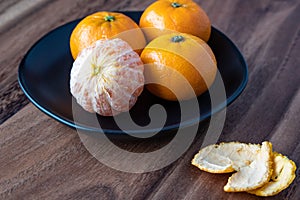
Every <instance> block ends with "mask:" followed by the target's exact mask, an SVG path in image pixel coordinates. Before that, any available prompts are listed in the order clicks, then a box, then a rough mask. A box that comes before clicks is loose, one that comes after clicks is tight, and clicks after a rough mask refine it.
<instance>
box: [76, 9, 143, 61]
mask: <svg viewBox="0 0 300 200" xmlns="http://www.w3.org/2000/svg"><path fill="white" fill-rule="evenodd" d="M108 38H120V39H122V40H124V41H126V42H127V43H129V45H130V46H131V47H132V48H133V49H134V50H136V51H137V52H138V53H140V52H141V49H143V47H144V46H145V45H146V40H145V37H144V34H143V32H142V31H141V29H140V28H139V26H138V25H137V24H136V23H135V22H134V21H133V20H132V19H131V18H129V17H127V16H126V15H124V14H122V13H116V12H104V11H102V12H97V13H94V14H91V15H89V16H87V17H85V18H84V19H83V20H81V21H80V22H79V23H78V24H77V26H76V27H75V28H74V30H73V32H72V34H71V37H70V49H71V53H72V56H73V58H74V59H76V58H77V56H78V54H79V52H81V51H82V50H83V49H84V48H86V47H88V46H90V45H92V44H93V43H94V42H96V41H97V40H99V39H108Z"/></svg>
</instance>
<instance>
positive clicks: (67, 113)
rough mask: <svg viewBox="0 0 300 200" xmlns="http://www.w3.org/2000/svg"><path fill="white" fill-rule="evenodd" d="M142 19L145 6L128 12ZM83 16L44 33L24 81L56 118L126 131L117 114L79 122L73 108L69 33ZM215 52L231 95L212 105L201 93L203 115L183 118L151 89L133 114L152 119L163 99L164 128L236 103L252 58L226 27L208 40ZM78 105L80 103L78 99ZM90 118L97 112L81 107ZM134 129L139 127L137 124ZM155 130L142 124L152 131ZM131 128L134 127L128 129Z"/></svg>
mask: <svg viewBox="0 0 300 200" xmlns="http://www.w3.org/2000/svg"><path fill="white" fill-rule="evenodd" d="M124 14H126V15H127V16H129V17H131V18H132V19H133V20H134V21H136V22H137V23H138V21H139V18H140V16H141V14H142V12H124ZM79 21H80V20H76V21H73V22H70V23H68V24H65V25H63V26H61V27H58V28H56V29H55V30H53V31H51V32H50V33H48V34H47V35H45V36H44V37H43V38H41V39H40V40H39V41H38V42H37V43H36V44H35V45H34V46H33V47H32V48H31V49H30V50H29V51H28V53H27V54H26V56H25V57H24V58H23V60H22V62H21V64H20V66H19V74H18V79H19V84H20V86H21V88H22V90H23V91H24V93H25V95H26V96H27V97H28V98H29V100H30V101H31V102H32V103H33V104H34V105H35V106H36V107H38V108H39V109H40V110H41V111H43V112H44V113H46V114H48V115H49V116H51V117H53V118H54V119H56V120H58V121H59V122H62V123H63V124H66V125H68V126H71V127H73V128H79V129H82V130H90V131H99V132H103V131H104V132H105V133H111V134H123V131H122V130H120V129H119V127H118V126H117V125H116V123H115V121H114V119H113V117H102V116H97V118H98V121H99V123H100V125H101V128H102V129H99V128H98V127H96V126H94V125H93V124H92V123H89V121H88V120H85V121H84V122H82V123H80V122H79V123H75V122H74V120H73V112H72V95H71V93H70V91H69V80H70V70H71V67H72V64H73V61H74V60H73V58H72V56H71V53H70V50H69V37H70V35H71V32H72V30H73V28H74V27H75V26H76V24H77V23H78V22H79ZM208 44H209V45H210V47H211V48H212V50H213V52H214V53H215V56H216V59H217V63H218V68H219V71H220V74H221V76H222V78H223V81H224V85H225V90H226V96H227V100H226V101H225V102H224V101H223V102H219V106H216V108H215V109H213V110H212V109H211V105H210V96H209V94H208V93H204V94H203V95H201V96H199V97H198V102H199V108H200V111H201V115H200V117H197V118H195V117H193V116H189V118H186V119H185V121H184V122H180V120H181V119H180V108H179V103H178V102H170V101H164V100H162V99H159V98H157V97H155V96H153V95H151V94H150V93H149V92H148V91H147V90H146V89H145V90H144V91H143V93H142V95H141V96H140V97H139V99H138V101H137V103H136V105H135V106H134V107H133V108H132V109H131V110H130V115H131V117H132V120H133V121H134V122H135V123H136V124H138V125H140V126H145V125H147V124H148V123H149V122H150V119H149V116H148V112H149V108H150V107H151V106H152V105H154V104H161V105H162V106H163V107H164V108H165V110H166V112H167V120H166V123H165V126H164V127H163V129H162V131H170V130H173V129H177V128H178V127H179V125H180V123H184V124H185V126H188V125H193V124H195V122H196V123H197V122H200V121H202V120H204V119H206V118H208V117H210V116H211V115H212V114H214V113H216V112H218V111H219V110H220V109H222V108H224V107H225V106H227V105H229V104H230V103H232V102H233V101H234V100H235V99H236V98H237V97H238V96H239V95H240V94H241V92H242V91H243V89H244V88H245V86H246V84H247V79H248V69H247V64H246V62H245V60H244V58H243V56H242V55H241V53H240V51H239V50H238V49H237V47H236V46H235V45H234V44H233V42H231V41H230V40H229V39H228V38H227V37H226V36H225V35H224V34H223V33H221V32H220V31H218V30H217V29H215V28H213V29H212V34H211V38H210V40H209V42H208ZM75 107H76V109H79V110H80V109H81V107H80V106H79V105H75ZM81 113H83V115H85V116H83V117H84V118H85V119H88V118H89V117H92V116H94V115H93V114H90V113H88V112H85V111H83V110H82V112H81ZM132 131H134V130H132ZM153 131H154V130H152V129H149V130H143V131H141V133H143V132H153ZM129 132H130V131H129Z"/></svg>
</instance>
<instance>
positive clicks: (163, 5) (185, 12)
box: [139, 0, 211, 42]
mask: <svg viewBox="0 0 300 200" xmlns="http://www.w3.org/2000/svg"><path fill="white" fill-rule="evenodd" d="M139 25H140V27H141V28H143V31H144V32H145V34H146V37H147V39H148V40H149V41H150V40H152V39H154V38H155V37H158V36H159V35H162V34H165V33H170V31H172V30H174V31H177V32H181V33H189V34H192V35H195V36H197V37H200V38H201V39H202V40H204V41H206V42H207V41H208V40H209V37H210V33H211V23H210V20H209V18H208V16H207V14H206V13H205V11H204V10H203V9H202V8H201V7H200V6H199V5H198V4H197V3H195V2H193V1H192V0H158V1H156V2H154V3H153V4H151V5H150V6H149V7H147V8H146V10H145V11H144V12H143V14H142V16H141V18H140V23H139ZM150 28H151V29H150Z"/></svg>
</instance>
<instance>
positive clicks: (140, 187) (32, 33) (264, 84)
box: [0, 0, 300, 200]
mask: <svg viewBox="0 0 300 200" xmlns="http://www.w3.org/2000/svg"><path fill="white" fill-rule="evenodd" d="M151 2H153V1H150V0H146V1H138V0H125V1H116V0H112V1H107V0H101V1H100V0H97V1H95V0H84V1H83V0H52V1H49V0H32V1H29V0H23V1H21V0H12V1H10V0H4V1H1V2H0V19H5V20H1V23H0V44H1V45H0V55H1V57H0V124H1V125H0V199H24V198H25V199H260V198H259V197H256V196H254V195H250V194H247V193H225V192H223V186H224V185H225V183H226V181H227V178H228V177H229V175H214V174H209V173H206V172H202V171H200V170H198V169H197V168H196V167H193V166H192V165H191V164H190V161H191V159H192V157H193V156H194V154H195V153H196V152H197V151H198V150H199V147H200V146H201V144H202V142H203V137H204V135H205V132H206V128H207V126H208V123H209V122H204V123H202V124H201V127H200V129H199V131H198V135H197V137H196V139H195V141H194V143H193V144H192V146H191V147H190V148H189V150H188V151H187V152H186V153H185V154H184V155H183V156H181V157H180V158H179V159H178V160H177V161H175V162H174V163H172V164H171V165H169V166H167V167H165V168H163V169H161V170H158V171H155V172H149V173H142V174H131V173H125V172H121V171H117V170H114V169H111V168H109V167H107V166H105V165H103V164H101V163H100V162H98V161H97V160H96V159H95V158H94V157H93V156H92V155H90V154H89V153H88V151H87V150H86V149H85V147H84V146H83V144H82V143H81V141H80V138H79V136H78V135H77V133H76V131H75V130H73V129H70V128H68V127H66V126H64V125H62V124H60V123H58V122H56V121H55V120H53V119H51V118H49V117H48V116H46V115H45V114H43V113H42V112H40V111H39V110H37V109H36V108H35V107H34V106H33V105H32V104H31V103H28V102H29V101H28V100H27V99H26V97H25V96H24V94H23V93H22V91H21V90H20V88H19V86H18V84H17V69H18V64H19V63H20V61H21V59H22V57H23V56H24V55H25V53H26V52H27V50H28V49H29V48H30V47H31V45H33V44H34V42H36V40H37V39H38V38H40V37H41V36H42V35H44V34H46V33H47V32H49V31H50V30H52V29H54V28H55V27H58V26H60V25H62V24H64V23H66V22H69V21H72V20H74V19H77V18H80V17H83V16H86V15H87V14H90V13H93V12H95V11H98V10H143V9H145V8H146V7H147V6H148V5H149V4H150V3H151ZM197 2H198V3H199V4H200V5H202V6H203V8H204V9H205V10H206V11H207V13H208V15H209V17H210V19H211V21H212V24H213V25H214V26H215V27H217V28H218V29H220V30H221V31H223V32H224V33H225V34H226V35H227V36H228V37H229V38H230V39H232V40H233V41H234V42H235V44H236V45H237V46H238V48H239V49H240V50H241V52H242V53H243V55H244V56H245V58H246V61H247V63H248V65H249V82H248V85H247V87H246V89H245V91H244V92H243V94H242V95H241V96H240V97H239V98H238V99H237V100H236V101H235V102H234V103H233V104H232V105H230V106H229V108H228V109H227V117H226V121H225V125H224V129H223V132H222V135H221V137H220V139H219V141H243V142H252V143H261V142H262V141H264V140H269V141H271V142H272V143H273V148H274V150H275V151H279V152H281V153H283V154H285V155H287V156H288V157H289V158H291V159H293V160H294V161H295V162H296V164H297V166H300V158H299V154H300V143H299V140H300V123H299V122H300V88H299V85H300V68H299V65H300V58H299V52H300V42H299V36H300V26H299V19H300V2H299V1H298V0H289V1H285V0H224V1H216V0H211V1H197ZM20 7H22V9H21V10H22V12H20V10H19V8H20ZM8 11H9V12H8ZM18 11H19V12H18ZM8 13H10V14H8ZM7 16H14V17H7ZM167 141H168V139H167V138H165V139H161V140H157V141H156V144H153V141H152V142H151V141H146V142H143V143H139V144H137V143H134V142H129V143H128V144H126V145H125V147H126V149H128V150H130V151H136V152H144V151H146V150H149V149H151V148H156V147H157V146H160V145H163V144H165V143H166V142H167ZM119 145H120V146H122V145H124V144H122V143H119ZM144 164H145V163H140V165H144ZM299 171H300V170H299V169H298V170H297V171H296V172H297V177H296V180H295V181H294V182H293V183H292V185H291V186H290V187H289V188H288V189H286V190H285V191H283V192H281V193H280V194H278V195H276V196H274V197H269V198H267V199H295V200H296V199H299V198H300V186H299V184H300V183H299V182H300V178H299V177H300V172H299Z"/></svg>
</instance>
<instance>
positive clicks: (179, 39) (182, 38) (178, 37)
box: [171, 35, 184, 43]
mask: <svg viewBox="0 0 300 200" xmlns="http://www.w3.org/2000/svg"><path fill="white" fill-rule="evenodd" d="M171 40H172V42H176V43H178V42H183V41H184V37H183V36H181V35H176V36H174V37H172V39H171Z"/></svg>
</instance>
